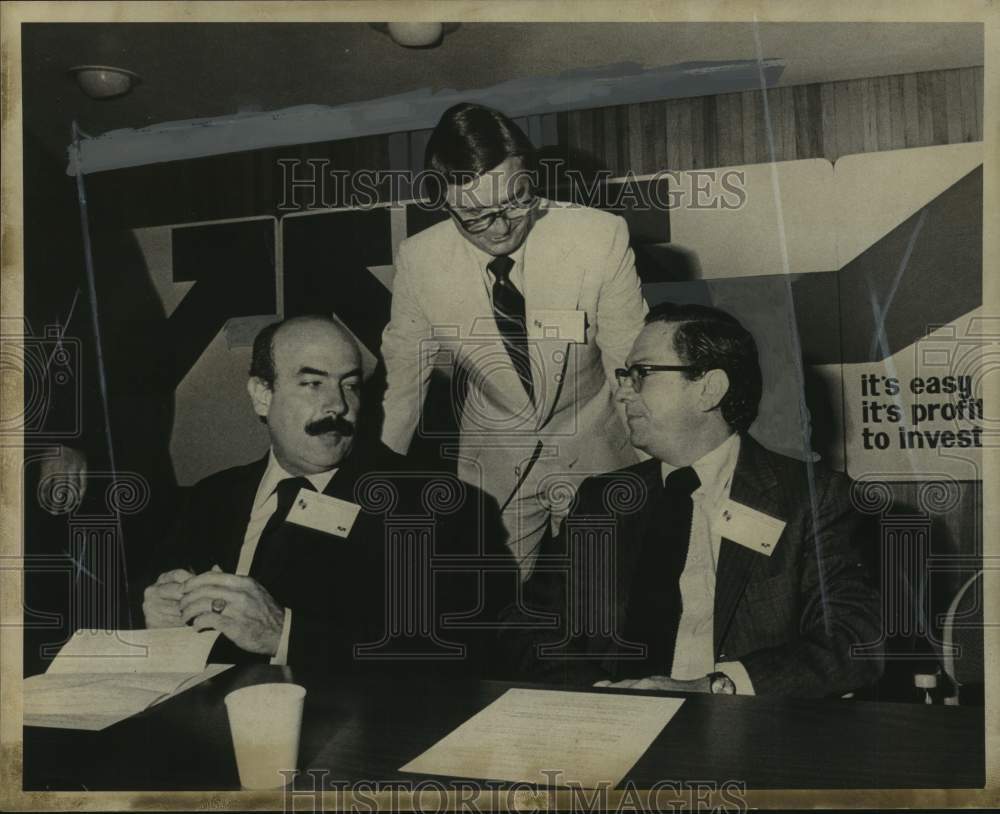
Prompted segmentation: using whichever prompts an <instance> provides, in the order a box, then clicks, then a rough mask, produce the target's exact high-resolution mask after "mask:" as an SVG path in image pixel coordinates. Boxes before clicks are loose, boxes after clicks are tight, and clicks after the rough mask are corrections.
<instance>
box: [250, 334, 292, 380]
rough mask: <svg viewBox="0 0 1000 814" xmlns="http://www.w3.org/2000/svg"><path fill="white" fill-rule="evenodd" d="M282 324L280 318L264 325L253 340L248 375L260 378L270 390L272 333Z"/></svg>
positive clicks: (272, 348)
mask: <svg viewBox="0 0 1000 814" xmlns="http://www.w3.org/2000/svg"><path fill="white" fill-rule="evenodd" d="M284 324H285V323H284V320H280V321H278V322H272V323H271V324H270V325H265V326H264V327H263V328H261V330H260V332H259V333H258V334H257V336H256V337H254V340H253V356H252V357H251V359H250V376H251V377H256V378H258V379H260V380H262V381H263V382H264V383H265V384H266V385H267V386H268V387H269V388H270V389H271V390H274V335H275V334H276V333H277V332H278V329H279V328H280V327H281V326H282V325H284Z"/></svg>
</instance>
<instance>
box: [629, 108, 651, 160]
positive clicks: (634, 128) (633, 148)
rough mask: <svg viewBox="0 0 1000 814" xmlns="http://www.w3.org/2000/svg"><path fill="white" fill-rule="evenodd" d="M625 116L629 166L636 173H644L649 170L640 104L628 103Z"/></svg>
mask: <svg viewBox="0 0 1000 814" xmlns="http://www.w3.org/2000/svg"><path fill="white" fill-rule="evenodd" d="M625 116H626V122H625V126H626V128H627V129H628V168H629V169H630V170H631V171H632V172H633V173H634V174H635V175H642V174H643V173H646V172H649V170H647V169H646V162H645V154H644V152H643V149H642V137H643V132H644V130H643V125H642V112H641V111H640V109H639V105H638V104H635V105H628V106H627V107H626V108H625Z"/></svg>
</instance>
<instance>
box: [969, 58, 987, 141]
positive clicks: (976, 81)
mask: <svg viewBox="0 0 1000 814" xmlns="http://www.w3.org/2000/svg"><path fill="white" fill-rule="evenodd" d="M984 70H985V68H983V67H982V66H979V67H978V68H973V69H972V87H973V90H974V92H975V103H976V132H978V133H979V139H980V140H981V141H985V140H986V129H985V128H984V127H983V105H984V103H985V99H984V97H983V71H984Z"/></svg>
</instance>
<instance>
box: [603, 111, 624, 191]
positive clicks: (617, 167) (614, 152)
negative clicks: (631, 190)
mask: <svg viewBox="0 0 1000 814" xmlns="http://www.w3.org/2000/svg"><path fill="white" fill-rule="evenodd" d="M599 115H600V117H601V121H602V124H603V130H604V164H605V166H606V167H607V168H608V169H609V170H611V173H612V175H615V176H618V175H621V174H622V170H623V168H622V166H621V164H619V162H618V111H617V109H616V108H613V107H605V108H602V109H601V110H600V111H599Z"/></svg>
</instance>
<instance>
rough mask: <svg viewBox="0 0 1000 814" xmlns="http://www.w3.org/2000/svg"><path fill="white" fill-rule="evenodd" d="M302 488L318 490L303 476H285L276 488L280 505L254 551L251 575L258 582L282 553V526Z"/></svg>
mask: <svg viewBox="0 0 1000 814" xmlns="http://www.w3.org/2000/svg"><path fill="white" fill-rule="evenodd" d="M301 489H307V490H309V491H311V492H315V491H316V487H315V486H313V485H312V483H310V482H309V479H308V478H302V477H298V478H285V479H284V480H281V481H279V482H278V485H277V487H276V488H275V490H274V491H275V492H277V493H278V507H277V508H276V509H275V510H274V514H272V515H271V516H270V517H269V518H268V520H267V524H266V525H265V526H264V530H263V531H262V532H261V533H260V540H258V541H257V550H256V551H255V552H254V555H253V562H252V563H251V564H250V576H252V577H254V578H255V579H256V580H257V581H258V582H260V581H262V580H261V576H262V575H263V576H264V577H265V578H266V575H267V573H268V570H269V566H271V565H272V564H273V563H274V560H275V557H277V556H279V554H280V542H281V526H282V525H283V524H284V522H285V518H287V517H288V513H289V512H290V511H291V510H292V502H293V501H294V500H295V496H296V495H298V493H299V491H300V490H301Z"/></svg>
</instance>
